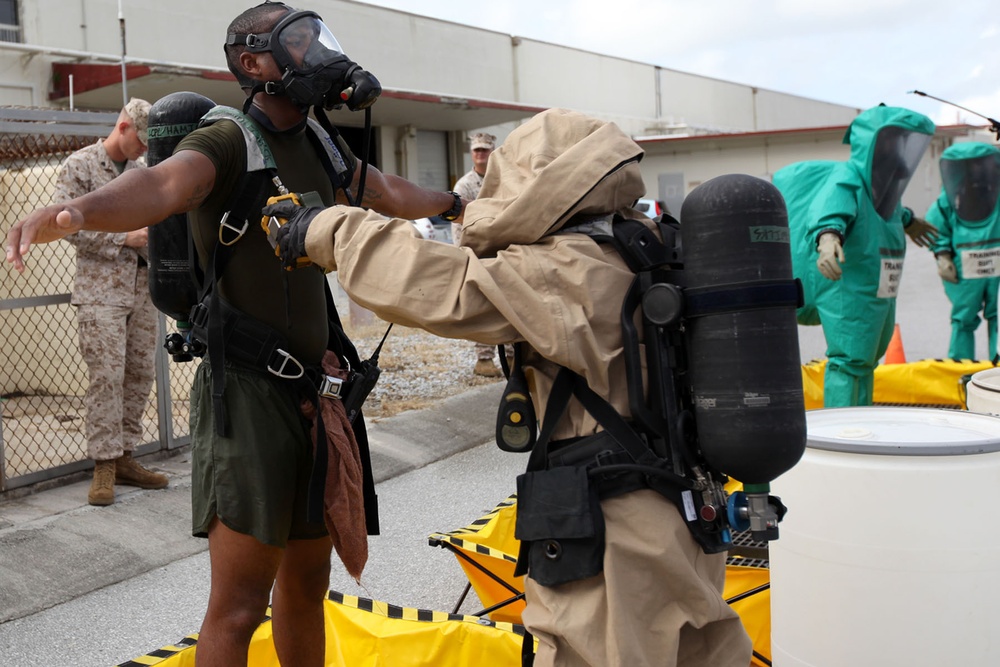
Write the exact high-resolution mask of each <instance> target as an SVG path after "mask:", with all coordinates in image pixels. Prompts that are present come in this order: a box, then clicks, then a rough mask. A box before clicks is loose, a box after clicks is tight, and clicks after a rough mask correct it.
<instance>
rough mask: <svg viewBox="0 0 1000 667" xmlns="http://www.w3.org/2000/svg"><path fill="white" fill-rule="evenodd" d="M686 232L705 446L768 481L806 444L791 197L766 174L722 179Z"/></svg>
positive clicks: (730, 471) (691, 365) (698, 194)
mask: <svg viewBox="0 0 1000 667" xmlns="http://www.w3.org/2000/svg"><path fill="white" fill-rule="evenodd" d="M680 231H681V239H682V243H683V249H684V273H685V277H686V283H687V285H686V289H685V298H686V300H687V301H688V303H689V304H693V303H700V304H702V305H701V307H700V308H695V309H694V310H695V311H696V312H695V316H693V317H689V318H688V319H687V320H686V323H685V345H686V349H687V366H688V377H689V384H690V390H691V395H692V398H693V401H694V405H695V423H696V426H697V431H698V441H699V444H700V446H701V449H702V452H703V454H704V456H705V458H706V459H707V460H708V462H709V463H710V464H712V465H713V466H714V467H715V468H716V469H718V470H720V471H722V472H724V473H726V474H727V475H730V476H732V477H734V478H735V479H737V480H739V481H741V482H743V483H744V484H746V485H753V484H767V483H768V482H770V481H772V480H773V479H775V478H776V477H778V476H779V475H780V474H781V473H783V472H785V471H786V470H788V469H790V468H791V467H792V466H793V465H795V463H797V462H798V460H799V458H801V456H802V453H803V452H804V450H805V443H806V421H805V407H804V405H805V404H804V400H803V393H802V375H801V361H800V358H799V344H798V328H797V323H796V320H795V308H796V303H795V301H796V300H797V297H796V295H797V294H798V290H797V288H796V284H795V283H794V282H793V279H792V260H791V252H790V246H789V233H788V214H787V212H786V210H785V203H784V200H783V199H782V197H781V194H780V193H779V192H778V190H777V189H776V188H775V187H774V186H773V185H771V184H770V183H768V182H767V181H764V180H761V179H759V178H754V177H752V176H747V175H745V174H728V175H725V176H719V177H717V178H714V179H712V180H710V181H707V182H705V183H703V184H702V185H700V186H698V187H697V188H695V189H694V190H693V191H692V192H691V193H690V194H689V195H688V196H687V198H686V199H685V200H684V204H683V206H682V207H681V227H680ZM702 313H703V314H702Z"/></svg>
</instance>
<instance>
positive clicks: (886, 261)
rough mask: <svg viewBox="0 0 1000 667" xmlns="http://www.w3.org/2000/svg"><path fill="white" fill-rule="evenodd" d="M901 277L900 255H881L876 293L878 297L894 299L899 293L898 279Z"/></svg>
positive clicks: (901, 259)
mask: <svg viewBox="0 0 1000 667" xmlns="http://www.w3.org/2000/svg"><path fill="white" fill-rule="evenodd" d="M902 277H903V258H902V257H883V258H882V267H881V270H880V271H879V276H878V293H877V294H876V295H875V296H877V297H878V298H880V299H894V298H896V295H897V294H899V281H900V279H901V278H902Z"/></svg>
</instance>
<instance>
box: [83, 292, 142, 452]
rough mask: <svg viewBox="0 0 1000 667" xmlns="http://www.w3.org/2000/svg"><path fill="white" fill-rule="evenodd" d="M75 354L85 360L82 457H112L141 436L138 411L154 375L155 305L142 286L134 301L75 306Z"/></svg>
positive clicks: (125, 449)
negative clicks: (125, 304)
mask: <svg viewBox="0 0 1000 667" xmlns="http://www.w3.org/2000/svg"><path fill="white" fill-rule="evenodd" d="M76 316H77V324H78V327H79V334H80V353H81V354H82V355H83V359H84V361H85V362H86V363H87V379H88V385H87V394H86V396H85V397H84V406H85V407H86V409H87V414H86V435H87V456H89V457H90V458H91V459H93V460H95V461H105V460H108V459H115V458H118V457H119V456H121V455H122V453H124V452H127V451H132V450H133V449H134V448H135V446H136V445H137V444H138V443H139V441H140V438H142V437H143V434H144V429H143V424H142V417H143V413H144V412H145V411H146V402H147V401H148V399H149V391H150V389H151V388H152V386H153V377H154V374H155V369H154V359H155V355H156V341H157V338H158V332H157V322H156V308H155V307H154V306H153V304H152V302H151V301H150V299H149V292H148V290H147V289H146V288H145V285H140V286H137V289H136V295H135V305H134V307H132V308H127V307H122V306H90V305H81V306H78V307H77V313H76Z"/></svg>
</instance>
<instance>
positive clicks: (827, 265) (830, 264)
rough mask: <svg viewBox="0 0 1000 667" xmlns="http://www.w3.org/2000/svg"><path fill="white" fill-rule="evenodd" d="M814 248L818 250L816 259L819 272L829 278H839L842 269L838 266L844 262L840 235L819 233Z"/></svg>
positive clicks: (842, 271) (842, 272)
mask: <svg viewBox="0 0 1000 667" xmlns="http://www.w3.org/2000/svg"><path fill="white" fill-rule="evenodd" d="M816 249H817V250H819V259H817V260H816V267H817V268H819V272H820V273H822V274H823V277H824V278H828V279H829V280H840V278H841V276H843V275H844V270H843V269H841V268H840V265H841V264H843V263H844V248H843V246H842V245H841V243H840V237H839V236H837V235H836V234H833V233H827V234H820V237H819V243H818V244H817V246H816Z"/></svg>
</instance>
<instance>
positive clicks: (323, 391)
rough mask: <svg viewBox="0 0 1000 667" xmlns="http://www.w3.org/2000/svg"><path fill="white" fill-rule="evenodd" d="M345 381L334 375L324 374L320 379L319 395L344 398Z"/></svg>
mask: <svg viewBox="0 0 1000 667" xmlns="http://www.w3.org/2000/svg"><path fill="white" fill-rule="evenodd" d="M343 391H344V381H343V380H341V379H340V378H335V377H333V376H332V375H323V376H321V378H320V381H319V395H320V396H323V397H324V398H343Z"/></svg>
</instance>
